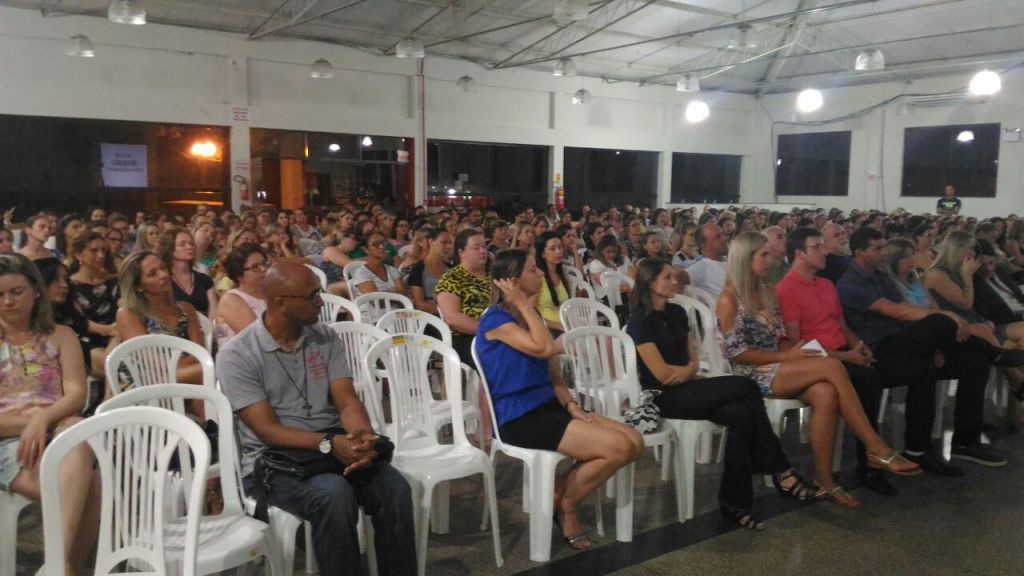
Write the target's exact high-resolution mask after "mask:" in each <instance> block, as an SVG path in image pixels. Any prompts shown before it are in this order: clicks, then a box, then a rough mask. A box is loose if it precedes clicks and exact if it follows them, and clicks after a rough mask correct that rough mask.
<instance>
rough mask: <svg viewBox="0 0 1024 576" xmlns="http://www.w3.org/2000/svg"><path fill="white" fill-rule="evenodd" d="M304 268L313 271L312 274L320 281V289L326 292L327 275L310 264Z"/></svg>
mask: <svg viewBox="0 0 1024 576" xmlns="http://www.w3.org/2000/svg"><path fill="white" fill-rule="evenodd" d="M306 268H309V269H310V270H312V271H313V274H315V275H316V278H317V280H319V281H320V289H321V290H323V291H324V292H326V291H327V274H326V273H325V272H324V271H323V270H321V269H320V268H319V267H317V266H314V265H312V264H306Z"/></svg>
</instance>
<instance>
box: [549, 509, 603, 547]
mask: <svg viewBox="0 0 1024 576" xmlns="http://www.w3.org/2000/svg"><path fill="white" fill-rule="evenodd" d="M551 519H552V520H553V521H554V522H555V526H558V529H559V530H561V529H562V523H561V522H560V521H559V520H558V511H557V510H555V514H554V516H552V517H551ZM562 539H563V540H565V543H566V544H568V545H569V547H570V548H572V549H573V550H590V549H591V548H593V547H594V542H593V541H591V540H590V536H589V535H588V534H587V531H586V530H584V531H583V532H580V533H579V534H577V535H575V536H566V535H565V534H562Z"/></svg>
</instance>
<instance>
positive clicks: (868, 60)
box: [853, 48, 885, 72]
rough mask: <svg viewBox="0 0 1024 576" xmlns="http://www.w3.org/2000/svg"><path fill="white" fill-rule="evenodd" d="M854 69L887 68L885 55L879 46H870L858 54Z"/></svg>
mask: <svg viewBox="0 0 1024 576" xmlns="http://www.w3.org/2000/svg"><path fill="white" fill-rule="evenodd" d="M853 69H854V70H856V71H857V72H877V71H879V70H885V55H884V54H882V51H881V50H879V49H877V48H868V49H867V50H865V51H863V52H861V53H860V54H857V60H855V61H854V63H853Z"/></svg>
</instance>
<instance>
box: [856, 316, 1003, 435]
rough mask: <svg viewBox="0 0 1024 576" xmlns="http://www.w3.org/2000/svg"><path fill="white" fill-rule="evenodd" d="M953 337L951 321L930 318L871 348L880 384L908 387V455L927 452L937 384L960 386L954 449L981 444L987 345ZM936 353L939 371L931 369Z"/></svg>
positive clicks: (955, 418)
mask: <svg viewBox="0 0 1024 576" xmlns="http://www.w3.org/2000/svg"><path fill="white" fill-rule="evenodd" d="M956 333H957V327H956V322H954V321H953V320H952V319H951V318H949V317H948V316H945V315H943V314H932V315H930V316H928V317H926V318H924V319H922V320H919V321H918V322H914V323H913V324H911V325H910V326H909V327H908V328H907V329H906V330H904V331H903V332H900V333H899V334H895V335H893V336H889V337H888V338H886V339H885V340H882V341H881V342H879V343H878V344H877V345H876V346H875V349H874V353H875V358H876V359H877V362H876V368H877V370H878V372H879V374H881V376H882V379H883V382H884V385H885V386H886V387H893V386H903V385H906V386H907V430H906V447H907V450H912V451H915V452H920V451H927V450H930V449H931V433H932V425H933V424H934V421H935V381H936V380H941V379H956V380H957V381H958V383H957V388H956V408H955V416H954V419H953V430H954V432H953V444H954V445H962V444H975V443H977V442H978V441H979V440H980V439H981V427H982V417H983V416H982V409H983V402H984V400H985V384H986V383H987V380H988V372H989V369H990V368H991V364H990V362H989V360H988V354H987V352H986V348H987V347H988V343H987V342H985V341H983V340H980V339H978V338H975V337H973V336H972V337H971V338H968V339H967V340H966V341H965V342H957V341H956ZM936 352H942V354H943V356H945V364H943V366H942V367H941V368H936V367H935V353H936ZM865 408H866V407H865Z"/></svg>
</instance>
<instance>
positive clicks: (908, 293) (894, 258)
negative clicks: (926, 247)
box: [885, 238, 938, 309]
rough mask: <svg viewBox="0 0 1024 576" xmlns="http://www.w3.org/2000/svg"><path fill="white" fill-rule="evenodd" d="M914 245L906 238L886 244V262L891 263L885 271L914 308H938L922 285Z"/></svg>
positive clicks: (895, 239) (896, 239)
mask: <svg viewBox="0 0 1024 576" xmlns="http://www.w3.org/2000/svg"><path fill="white" fill-rule="evenodd" d="M915 255H916V252H915V246H914V243H913V242H911V241H910V240H907V239H906V238H894V239H892V240H889V241H888V242H886V244H885V256H886V261H887V262H888V263H889V265H888V269H887V270H885V272H886V273H887V274H889V276H891V277H892V279H893V280H895V281H896V286H897V287H898V288H899V289H900V292H902V293H903V297H904V298H906V299H907V302H910V303H911V304H913V305H914V306H921V307H922V308H936V309H937V308H938V306H936V305H935V302H934V301H932V299H931V298H929V297H928V291H927V290H925V289H924V284H922V283H921V277H920V275H919V274H918V273H917V266H916V262H915V259H914V257H915Z"/></svg>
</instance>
